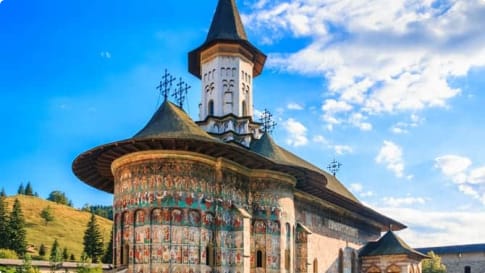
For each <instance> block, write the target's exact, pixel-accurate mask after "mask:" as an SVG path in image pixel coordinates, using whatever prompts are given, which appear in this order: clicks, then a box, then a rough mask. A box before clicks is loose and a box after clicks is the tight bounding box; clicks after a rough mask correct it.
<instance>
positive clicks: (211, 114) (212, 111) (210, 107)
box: [207, 100, 214, 116]
mask: <svg viewBox="0 0 485 273" xmlns="http://www.w3.org/2000/svg"><path fill="white" fill-rule="evenodd" d="M207 110H208V111H207V112H208V113H209V116H213V115H214V101H213V100H210V101H209V105H208V109H207Z"/></svg>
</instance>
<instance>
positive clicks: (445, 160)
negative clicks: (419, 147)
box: [435, 155, 485, 205]
mask: <svg viewBox="0 0 485 273" xmlns="http://www.w3.org/2000/svg"><path fill="white" fill-rule="evenodd" d="M471 166H472V161H471V159H469V158H467V157H464V156H458V155H445V156H440V157H437V158H436V159H435V168H437V169H440V171H441V173H442V174H443V175H445V176H446V177H448V178H449V179H450V180H451V181H452V182H453V183H455V184H457V185H458V190H459V191H460V192H462V193H463V194H465V195H468V196H471V197H472V198H474V199H477V200H479V201H480V202H481V203H482V204H483V205H485V166H481V167H478V168H474V169H470V167H471Z"/></svg>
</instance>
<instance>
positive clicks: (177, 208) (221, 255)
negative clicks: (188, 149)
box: [114, 159, 286, 273]
mask: <svg viewBox="0 0 485 273" xmlns="http://www.w3.org/2000/svg"><path fill="white" fill-rule="evenodd" d="M276 183H277V181H271V180H268V181H266V180H261V179H259V180H256V181H250V180H249V178H248V177H246V176H244V175H241V174H239V173H236V172H232V171H229V170H222V171H220V172H219V173H218V172H217V171H216V170H215V169H214V166H209V165H205V164H202V163H199V162H190V161H181V160H175V159H167V160H165V159H164V160H163V161H161V160H160V161H146V162H137V163H134V164H128V165H126V166H123V167H122V168H119V169H118V170H117V172H116V173H115V190H114V192H115V195H114V204H115V206H114V209H115V218H116V219H119V220H116V221H115V222H116V225H115V234H116V239H115V243H114V244H115V246H114V248H115V250H116V254H115V257H116V258H115V259H116V263H117V264H118V265H126V266H127V268H128V273H148V272H151V273H174V272H180V273H238V272H239V273H241V272H243V264H244V261H243V260H244V258H243V253H244V251H243V250H244V243H243V242H244V231H243V216H242V215H241V214H240V211H239V210H238V209H237V208H238V207H239V208H244V209H245V210H246V211H248V212H249V213H252V214H253V217H254V219H258V220H255V221H254V222H253V227H252V232H251V234H252V237H253V238H252V239H251V249H252V250H251V251H252V254H254V255H256V252H255V249H256V248H257V247H259V248H261V250H262V251H263V252H264V257H260V258H261V259H264V265H265V268H266V269H265V270H262V269H260V268H257V267H256V264H255V262H256V260H254V259H253V257H252V258H251V264H252V268H253V269H254V270H252V272H266V273H276V272H279V271H280V259H281V258H280V252H281V251H280V250H281V246H280V241H281V227H280V218H281V217H282V216H283V210H282V209H281V208H280V207H279V205H278V198H279V195H278V191H275V189H276V190H280V189H279V188H278V187H276V186H275V184H276ZM281 190H283V189H281ZM285 190H286V189H285ZM124 251H126V252H127V254H126V259H124V256H123V255H124ZM209 251H211V253H209ZM254 255H251V256H254ZM209 258H211V259H212V260H211V259H209ZM211 263H212V264H211Z"/></svg>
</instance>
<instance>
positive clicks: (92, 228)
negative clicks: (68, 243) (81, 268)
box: [83, 213, 103, 263]
mask: <svg viewBox="0 0 485 273" xmlns="http://www.w3.org/2000/svg"><path fill="white" fill-rule="evenodd" d="M83 239H84V241H83V242H84V252H85V253H86V255H87V256H88V258H91V260H92V261H93V263H97V262H98V261H99V259H100V258H101V257H102V256H103V239H102V236H101V232H100V230H99V226H98V223H97V222H96V216H95V215H94V213H91V219H90V220H89V222H88V225H87V228H86V231H85V232H84V238H83Z"/></svg>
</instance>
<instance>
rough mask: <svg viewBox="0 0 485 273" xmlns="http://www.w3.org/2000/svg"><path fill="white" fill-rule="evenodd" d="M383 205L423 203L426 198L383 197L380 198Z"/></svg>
mask: <svg viewBox="0 0 485 273" xmlns="http://www.w3.org/2000/svg"><path fill="white" fill-rule="evenodd" d="M382 201H383V202H384V204H385V205H387V206H390V207H401V206H412V205H417V204H419V205H424V204H425V203H426V199H425V198H423V197H411V196H408V197H384V198H383V199H382Z"/></svg>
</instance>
